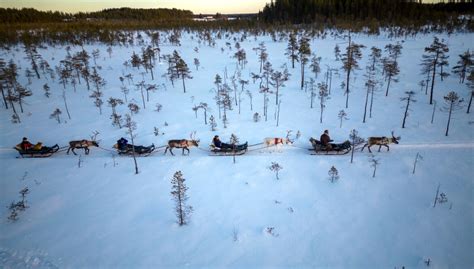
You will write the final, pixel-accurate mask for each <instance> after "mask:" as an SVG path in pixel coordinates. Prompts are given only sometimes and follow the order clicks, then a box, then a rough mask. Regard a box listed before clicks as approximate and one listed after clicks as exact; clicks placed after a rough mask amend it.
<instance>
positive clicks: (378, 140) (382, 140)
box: [361, 131, 401, 153]
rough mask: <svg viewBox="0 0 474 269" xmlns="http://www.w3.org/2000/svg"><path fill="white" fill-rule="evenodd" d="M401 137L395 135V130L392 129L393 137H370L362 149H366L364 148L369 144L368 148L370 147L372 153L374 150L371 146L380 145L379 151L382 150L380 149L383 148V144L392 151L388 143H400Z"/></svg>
mask: <svg viewBox="0 0 474 269" xmlns="http://www.w3.org/2000/svg"><path fill="white" fill-rule="evenodd" d="M400 139H401V137H400V136H397V137H395V135H394V134H393V131H392V137H385V136H382V137H369V138H368V139H367V144H365V145H364V146H363V147H362V149H361V151H363V150H364V148H365V147H366V146H368V147H367V148H368V149H369V152H370V153H372V151H371V150H370V147H371V146H373V145H379V152H380V149H381V148H382V146H385V147H387V151H390V147H389V146H388V144H392V143H394V144H398V140H400Z"/></svg>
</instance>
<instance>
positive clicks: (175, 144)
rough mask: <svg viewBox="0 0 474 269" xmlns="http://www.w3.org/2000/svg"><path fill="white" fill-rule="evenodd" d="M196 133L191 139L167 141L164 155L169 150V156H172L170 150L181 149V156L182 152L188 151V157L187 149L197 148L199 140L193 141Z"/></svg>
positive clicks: (194, 133)
mask: <svg viewBox="0 0 474 269" xmlns="http://www.w3.org/2000/svg"><path fill="white" fill-rule="evenodd" d="M195 135H196V132H193V133H192V134H191V135H190V137H191V139H190V140H188V139H174V140H168V146H166V149H165V153H164V154H165V155H166V152H167V151H168V149H169V150H170V153H171V155H173V156H174V154H173V151H172V149H173V148H182V149H183V155H184V150H187V151H188V155H189V148H190V147H199V139H197V140H196V139H195Z"/></svg>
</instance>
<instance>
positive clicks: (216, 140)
mask: <svg viewBox="0 0 474 269" xmlns="http://www.w3.org/2000/svg"><path fill="white" fill-rule="evenodd" d="M212 144H213V145H214V146H215V147H216V148H221V149H222V148H232V145H231V144H226V143H222V141H221V140H220V139H219V136H218V135H216V136H214V138H213V139H212Z"/></svg>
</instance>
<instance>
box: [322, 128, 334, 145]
mask: <svg viewBox="0 0 474 269" xmlns="http://www.w3.org/2000/svg"><path fill="white" fill-rule="evenodd" d="M319 141H321V144H322V145H323V147H325V148H326V150H331V149H332V145H331V143H330V142H332V141H333V140H331V137H329V131H328V130H324V133H323V134H322V135H321V138H320V139H319Z"/></svg>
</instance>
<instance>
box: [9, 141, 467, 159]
mask: <svg viewBox="0 0 474 269" xmlns="http://www.w3.org/2000/svg"><path fill="white" fill-rule="evenodd" d="M390 147H391V148H392V151H396V150H406V149H428V150H429V149H445V150H448V149H474V143H469V142H455V143H409V144H401V145H400V144H398V145H393V144H391V145H390ZM271 148H274V149H271ZM197 149H198V150H199V151H197V152H202V153H209V152H210V151H208V150H205V149H203V148H197ZM308 149H310V148H309V147H308V148H306V147H304V146H303V147H302V146H296V145H293V146H286V147H281V148H279V149H275V147H274V146H271V147H258V148H249V150H248V151H247V152H246V153H245V154H241V155H238V156H240V157H243V156H245V155H250V156H259V155H261V156H271V155H274V154H280V155H281V154H285V152H290V151H292V152H294V151H301V152H302V153H304V155H309V154H307V150H308ZM360 149H361V147H356V149H355V153H357V152H360ZM99 150H101V151H102V152H103V153H106V152H110V153H111V154H114V155H117V156H119V157H121V158H126V157H129V156H120V155H118V154H117V152H116V151H115V150H109V149H106V148H102V147H99ZM14 151H15V150H14V149H10V148H0V158H3V159H5V158H9V157H10V156H11V153H12V152H14ZM64 151H65V150H60V151H58V152H57V153H56V154H54V155H53V156H51V157H49V158H60V157H61V156H64V155H63V154H59V153H60V152H64ZM97 151H98V150H96V152H95V153H94V152H91V154H90V155H88V158H91V157H92V158H100V157H109V156H104V155H99V154H98V152H97ZM160 151H161V149H159V150H156V151H154V152H152V153H150V154H149V155H147V156H140V158H143V157H160V156H161V155H163V154H160V153H161V152H160ZM377 151H378V149H377V147H376V146H375V147H374V148H372V152H377ZM385 151H386V150H385V149H384V148H382V149H381V152H385ZM364 152H368V151H367V150H366V151H364ZM79 155H81V156H84V154H79V153H78V154H77V155H73V154H69V155H66V156H71V157H72V158H74V157H75V156H79ZM289 155H294V154H289ZM298 155H299V154H298ZM15 156H16V155H15ZM179 156H182V155H181V154H179ZM203 156H209V155H207V154H206V155H204V154H196V152H195V153H194V154H191V157H203ZM211 156H214V155H211ZM228 156H231V157H232V155H228ZM323 156H324V155H323ZM16 157H17V159H28V158H21V156H16ZM163 157H165V155H163ZM167 157H168V158H172V157H173V156H167Z"/></svg>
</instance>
